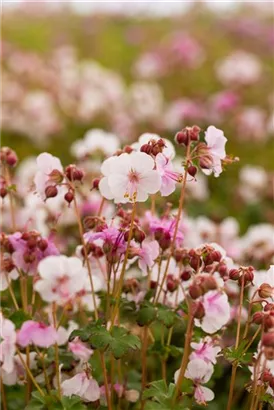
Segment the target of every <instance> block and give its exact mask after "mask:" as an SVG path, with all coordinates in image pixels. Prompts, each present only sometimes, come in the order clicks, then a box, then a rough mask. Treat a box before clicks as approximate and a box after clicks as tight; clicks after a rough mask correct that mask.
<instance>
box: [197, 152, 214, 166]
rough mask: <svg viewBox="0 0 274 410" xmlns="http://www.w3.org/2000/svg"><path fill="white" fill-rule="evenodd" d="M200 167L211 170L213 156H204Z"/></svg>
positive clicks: (201, 158)
mask: <svg viewBox="0 0 274 410" xmlns="http://www.w3.org/2000/svg"><path fill="white" fill-rule="evenodd" d="M199 165H200V167H201V168H204V169H211V168H212V166H213V159H212V156H211V155H209V154H208V155H203V156H202V157H200V159H199Z"/></svg>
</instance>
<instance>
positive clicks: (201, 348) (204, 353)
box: [189, 336, 222, 364]
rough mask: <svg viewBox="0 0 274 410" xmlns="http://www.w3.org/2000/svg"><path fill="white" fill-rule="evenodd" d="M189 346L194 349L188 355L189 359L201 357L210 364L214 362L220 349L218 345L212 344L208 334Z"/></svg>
mask: <svg viewBox="0 0 274 410" xmlns="http://www.w3.org/2000/svg"><path fill="white" fill-rule="evenodd" d="M191 347H192V349H194V351H193V352H192V353H191V355H190V356H189V359H190V360H194V359H202V360H204V361H205V362H206V363H212V364H216V362H217V360H216V358H217V356H218V353H219V352H220V351H221V350H222V349H221V348H220V346H214V343H213V340H212V339H211V338H210V337H208V336H207V337H205V338H204V339H201V340H200V341H199V342H198V343H194V342H193V343H191Z"/></svg>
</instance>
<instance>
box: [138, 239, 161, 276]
mask: <svg viewBox="0 0 274 410" xmlns="http://www.w3.org/2000/svg"><path fill="white" fill-rule="evenodd" d="M132 251H133V253H134V254H136V255H138V256H139V260H138V266H139V268H140V269H141V270H142V272H143V273H144V274H147V270H148V269H151V268H152V266H153V265H154V262H155V259H156V258H157V257H158V256H159V244H158V242H157V241H150V242H148V241H144V242H143V243H142V246H141V247H140V248H132Z"/></svg>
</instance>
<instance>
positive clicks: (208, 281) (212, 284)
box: [201, 275, 217, 292]
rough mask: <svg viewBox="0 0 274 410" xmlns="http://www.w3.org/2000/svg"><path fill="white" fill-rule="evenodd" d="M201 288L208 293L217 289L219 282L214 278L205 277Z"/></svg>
mask: <svg viewBox="0 0 274 410" xmlns="http://www.w3.org/2000/svg"><path fill="white" fill-rule="evenodd" d="M201 287H202V289H203V291H204V292H208V291H209V290H214V289H217V282H216V280H215V278H213V276H209V275H207V276H204V277H202V282H201Z"/></svg>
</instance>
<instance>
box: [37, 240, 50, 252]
mask: <svg viewBox="0 0 274 410" xmlns="http://www.w3.org/2000/svg"><path fill="white" fill-rule="evenodd" d="M37 246H38V248H39V249H40V251H42V252H45V250H46V249H47V247H48V241H47V240H46V239H40V241H38V243H37Z"/></svg>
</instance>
